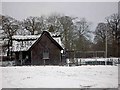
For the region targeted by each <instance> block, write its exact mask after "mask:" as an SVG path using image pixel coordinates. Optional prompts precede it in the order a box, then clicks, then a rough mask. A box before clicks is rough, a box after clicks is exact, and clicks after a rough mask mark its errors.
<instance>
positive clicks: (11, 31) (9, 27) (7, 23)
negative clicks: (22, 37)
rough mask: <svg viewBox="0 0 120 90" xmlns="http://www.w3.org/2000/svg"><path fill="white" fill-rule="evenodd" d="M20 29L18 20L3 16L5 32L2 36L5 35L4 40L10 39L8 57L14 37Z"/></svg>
mask: <svg viewBox="0 0 120 90" xmlns="http://www.w3.org/2000/svg"><path fill="white" fill-rule="evenodd" d="M18 28H19V26H18V21H17V20H15V19H14V18H12V17H9V16H2V30H3V33H2V34H4V38H7V39H8V45H7V49H8V52H7V55H8V56H9V53H10V46H11V45H12V36H13V35H15V33H16V31H17V30H18ZM4 38H3V39H4Z"/></svg>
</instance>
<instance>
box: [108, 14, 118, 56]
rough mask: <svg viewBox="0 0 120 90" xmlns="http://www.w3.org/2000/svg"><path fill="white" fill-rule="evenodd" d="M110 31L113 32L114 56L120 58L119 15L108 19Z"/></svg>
mask: <svg viewBox="0 0 120 90" xmlns="http://www.w3.org/2000/svg"><path fill="white" fill-rule="evenodd" d="M106 21H107V24H108V27H109V31H111V37H112V46H113V52H114V53H113V56H119V54H118V51H120V50H118V49H119V43H118V42H119V37H120V33H119V32H120V16H119V15H118V14H113V15H111V16H109V17H107V18H106Z"/></svg>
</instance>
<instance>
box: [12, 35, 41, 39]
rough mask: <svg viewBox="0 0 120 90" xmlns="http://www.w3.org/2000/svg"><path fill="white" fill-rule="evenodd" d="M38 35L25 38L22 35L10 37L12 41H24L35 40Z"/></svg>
mask: <svg viewBox="0 0 120 90" xmlns="http://www.w3.org/2000/svg"><path fill="white" fill-rule="evenodd" d="M39 37H40V35H26V36H22V35H14V36H12V39H15V40H25V39H28V40H29V39H37V38H39Z"/></svg>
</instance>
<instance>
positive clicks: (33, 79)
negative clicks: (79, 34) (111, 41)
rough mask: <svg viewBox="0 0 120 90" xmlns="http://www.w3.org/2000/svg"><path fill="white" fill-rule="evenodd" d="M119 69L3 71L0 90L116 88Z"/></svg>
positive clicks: (76, 67)
mask: <svg viewBox="0 0 120 90" xmlns="http://www.w3.org/2000/svg"><path fill="white" fill-rule="evenodd" d="M117 87H118V66H74V67H67V66H63V67H62V66H45V67H44V66H21V67H20V66H16V67H2V88H117Z"/></svg>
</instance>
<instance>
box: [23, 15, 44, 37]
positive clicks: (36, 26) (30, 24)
mask: <svg viewBox="0 0 120 90" xmlns="http://www.w3.org/2000/svg"><path fill="white" fill-rule="evenodd" d="M44 20H45V19H44V17H42V16H41V17H28V18H26V19H25V20H24V21H23V27H24V28H25V29H26V30H28V31H29V32H30V33H31V35H34V34H40V33H41V32H42V30H44V29H45V23H44Z"/></svg>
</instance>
